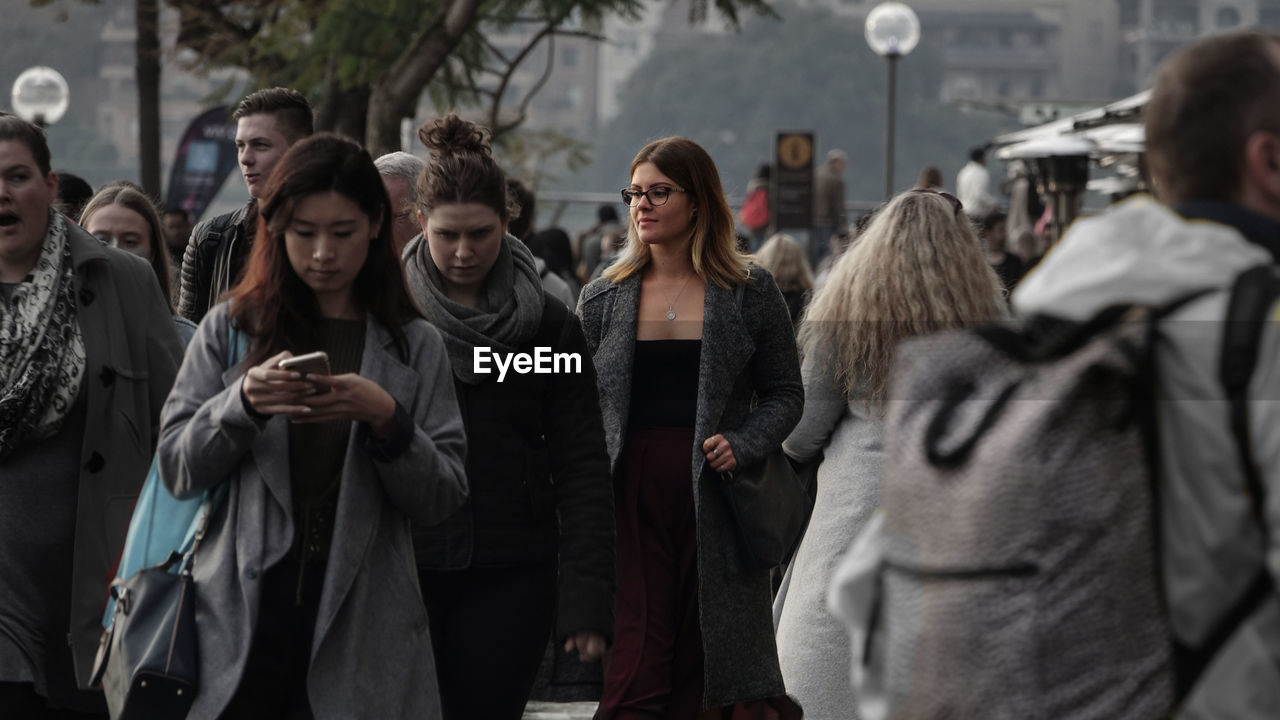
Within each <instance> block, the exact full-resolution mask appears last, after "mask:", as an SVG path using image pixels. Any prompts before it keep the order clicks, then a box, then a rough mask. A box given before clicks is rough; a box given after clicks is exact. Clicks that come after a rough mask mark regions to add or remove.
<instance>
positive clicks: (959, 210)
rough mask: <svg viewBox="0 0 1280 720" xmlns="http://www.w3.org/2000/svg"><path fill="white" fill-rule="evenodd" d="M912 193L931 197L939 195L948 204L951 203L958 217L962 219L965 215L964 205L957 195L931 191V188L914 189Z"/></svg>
mask: <svg viewBox="0 0 1280 720" xmlns="http://www.w3.org/2000/svg"><path fill="white" fill-rule="evenodd" d="M911 192H913V193H928V194H930V195H939V196H941V197H943V198H945V199H946V201H947V202H949V203H951V207H952V209H953V210H955V213H956V217H960V216H961V215H962V214H963V213H964V203H962V202H960V198H958V197H956V196H955V195H952V194H951V193H949V192H942V191H941V190H930V189H929V188H913V189H912V190H911Z"/></svg>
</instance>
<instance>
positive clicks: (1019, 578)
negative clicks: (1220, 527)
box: [833, 268, 1280, 720]
mask: <svg viewBox="0 0 1280 720" xmlns="http://www.w3.org/2000/svg"><path fill="white" fill-rule="evenodd" d="M1278 292H1280V281H1277V279H1276V276H1275V274H1274V273H1273V271H1272V270H1271V269H1270V268H1260V269H1258V270H1256V271H1251V272H1250V273H1246V274H1245V275H1244V276H1242V277H1241V279H1240V281H1238V283H1237V286H1236V289H1235V291H1234V292H1233V295H1232V303H1231V310H1230V311H1229V312H1230V314H1229V317H1230V318H1232V319H1233V321H1234V322H1229V323H1227V331H1226V333H1225V337H1226V339H1225V345H1224V350H1223V357H1224V358H1225V359H1227V360H1229V362H1225V363H1224V366H1223V381H1224V383H1226V387H1227V394H1228V397H1229V398H1231V400H1232V402H1233V407H1235V408H1236V409H1238V412H1233V424H1236V425H1237V427H1236V428H1235V430H1236V431H1237V437H1238V438H1247V433H1244V432H1242V430H1243V423H1244V422H1245V413H1244V408H1245V403H1244V402H1243V399H1244V389H1245V387H1246V386H1247V385H1248V380H1249V377H1250V375H1251V374H1252V371H1253V366H1254V363H1255V362H1256V357H1257V346H1258V338H1259V335H1260V325H1261V323H1262V321H1263V320H1264V319H1265V317H1266V315H1267V312H1268V311H1269V310H1270V308H1271V307H1272V305H1273V303H1274V301H1275V298H1276V297H1277V294H1278ZM1200 294H1203V293H1198V294H1197V295H1196V296H1194V297H1198V296H1199V295H1200ZM1190 299H1192V298H1191V297H1188V298H1185V299H1183V300H1182V301H1180V302H1178V303H1174V304H1172V305H1170V306H1167V307H1164V308H1158V309H1152V308H1146V307H1140V306H1126V307H1115V308H1110V309H1108V310H1106V311H1104V312H1102V313H1101V314H1099V315H1098V316H1097V317H1095V318H1094V319H1093V320H1091V321H1089V322H1085V323H1077V322H1070V321H1065V320H1061V319H1056V318H1050V317H1043V316H1042V317H1036V318H1031V319H1029V320H1026V321H1022V322H1020V323H1016V324H1009V325H997V326H990V327H986V328H980V329H975V330H968V331H956V332H947V333H941V334H937V335H933V336H928V337H923V338H918V339H915V340H911V341H909V342H907V343H905V344H904V345H903V346H902V347H901V348H900V349H899V351H898V353H897V355H898V358H899V360H898V361H897V364H896V367H895V373H894V380H893V385H892V394H891V396H890V401H889V403H888V404H887V406H886V422H885V432H884V437H885V457H884V471H883V472H884V484H883V490H882V492H883V502H882V514H881V517H879V518H877V522H876V523H875V527H874V529H873V532H875V533H877V534H878V539H877V542H878V544H879V547H878V548H877V550H878V553H879V559H878V562H877V564H876V567H874V568H873V569H872V571H871V576H872V577H873V578H874V585H875V587H874V596H875V597H874V599H873V600H871V601H870V602H869V603H868V604H867V607H868V608H870V611H871V612H870V616H871V620H870V625H872V626H873V627H870V628H867V630H866V632H864V633H862V634H858V633H857V632H856V631H855V634H854V640H855V643H857V644H855V645H854V648H853V650H854V658H853V660H854V664H855V668H854V674H855V680H857V679H859V678H860V679H861V680H862V681H863V682H864V684H867V685H868V686H867V687H862V688H859V690H860V692H864V693H866V694H867V697H866V698H864V700H869V701H870V702H871V704H870V706H868V705H867V704H866V703H864V707H863V714H864V716H874V717H892V718H929V719H931V720H932V719H940V718H984V719H996V718H1017V719H1018V720H1025V719H1027V718H1046V719H1052V720H1062V719H1068V720H1084V719H1087V718H1088V719H1091V718H1098V719H1100V720H1101V719H1103V718H1106V719H1107V720H1114V719H1117V718H1163V717H1167V716H1168V715H1169V714H1170V712H1171V710H1172V708H1173V707H1174V706H1175V705H1176V703H1177V702H1178V699H1179V697H1180V695H1181V694H1182V693H1183V692H1185V690H1186V689H1187V688H1189V687H1190V686H1191V684H1193V683H1194V678H1195V676H1196V675H1197V674H1198V673H1199V671H1200V669H1201V668H1202V667H1203V665H1204V664H1205V662H1206V660H1207V658H1211V657H1212V655H1213V653H1214V652H1216V650H1217V645H1218V644H1220V643H1221V641H1222V640H1225V639H1226V636H1228V635H1229V634H1230V631H1231V630H1232V629H1234V627H1235V626H1236V625H1238V623H1239V622H1240V621H1241V620H1242V619H1243V618H1244V617H1247V615H1248V614H1249V613H1250V611H1251V610H1252V609H1253V608H1254V607H1256V605H1257V604H1258V603H1259V601H1260V600H1261V599H1262V598H1264V597H1265V596H1266V594H1267V591H1268V588H1269V582H1270V581H1269V578H1268V577H1267V576H1266V573H1265V570H1264V569H1262V568H1260V569H1259V578H1258V581H1257V582H1255V584H1254V590H1253V591H1252V592H1251V593H1250V594H1249V595H1248V596H1247V597H1246V598H1245V599H1243V600H1242V601H1241V602H1240V604H1239V607H1237V608H1236V611H1234V612H1232V613H1231V616H1232V617H1229V618H1224V619H1223V627H1222V628H1221V631H1220V632H1219V633H1216V634H1215V638H1214V639H1213V640H1211V641H1210V642H1209V643H1206V645H1205V646H1203V647H1199V648H1176V647H1175V646H1174V643H1173V642H1172V633H1171V632H1170V627H1169V623H1168V619H1167V610H1166V607H1165V604H1164V598H1163V591H1162V588H1163V584H1162V580H1161V577H1160V566H1159V562H1158V557H1159V555H1158V551H1157V537H1158V533H1157V527H1156V522H1157V513H1156V507H1157V503H1156V492H1157V490H1158V487H1159V486H1158V482H1157V478H1158V476H1159V470H1158V468H1156V467H1155V466H1154V463H1155V461H1156V459H1157V458H1158V456H1159V454H1158V453H1157V452H1155V450H1156V448H1155V446H1154V444H1153V440H1152V438H1153V437H1154V436H1153V435H1152V433H1151V430H1152V428H1153V423H1154V411H1155V403H1154V401H1153V396H1152V393H1153V392H1154V366H1153V363H1152V359H1153V358H1152V352H1151V350H1152V345H1153V337H1154V333H1153V330H1154V327H1155V322H1156V321H1157V320H1158V319H1159V318H1161V317H1163V316H1164V315H1165V314H1167V313H1169V312H1172V311H1173V310H1174V309H1175V308H1176V307H1179V306H1181V305H1182V304H1183V303H1185V302H1186V301H1188V300H1190ZM1238 445H1239V446H1240V448H1241V452H1242V453H1244V457H1243V462H1244V464H1245V467H1246V469H1247V473H1246V474H1247V475H1248V476H1249V477H1250V479H1251V484H1250V487H1251V488H1252V489H1253V491H1254V493H1255V500H1258V502H1256V503H1255V505H1256V506H1257V507H1258V508H1261V502H1260V497H1261V490H1260V487H1261V484H1260V483H1259V482H1258V478H1257V473H1256V470H1255V468H1254V466H1253V462H1252V458H1251V455H1250V454H1249V446H1248V442H1247V441H1244V442H1240V443H1238ZM1264 527H1265V526H1264ZM863 542H866V541H865V539H864V540H863ZM856 552H860V550H858V549H857V548H855V551H854V553H856ZM854 553H851V555H852V554H854ZM839 582H840V580H839V578H837V583H836V584H838V583H839ZM833 590H834V588H833ZM836 600H837V599H836V597H835V595H834V594H833V603H836V604H838V602H836ZM833 607H834V605H833ZM837 611H838V608H837ZM860 664H861V667H859V665H860ZM869 666H874V667H869ZM864 720H867V719H866V718H865V717H864Z"/></svg>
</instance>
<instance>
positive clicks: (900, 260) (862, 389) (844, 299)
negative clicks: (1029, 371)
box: [799, 190, 1007, 412]
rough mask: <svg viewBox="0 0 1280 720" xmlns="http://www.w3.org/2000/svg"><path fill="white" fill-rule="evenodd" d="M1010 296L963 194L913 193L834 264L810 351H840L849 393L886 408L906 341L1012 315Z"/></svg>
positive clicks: (803, 338)
mask: <svg viewBox="0 0 1280 720" xmlns="http://www.w3.org/2000/svg"><path fill="white" fill-rule="evenodd" d="M1004 297H1005V296H1004V291H1003V289H1002V288H1001V285H1000V280H999V278H997V277H996V274H995V271H993V270H992V269H991V267H990V266H989V265H988V264H987V262H986V259H985V258H984V257H983V254H982V250H981V248H980V246H979V244H978V238H977V236H976V235H975V234H974V231H973V227H972V225H971V223H970V222H969V220H968V218H967V217H966V216H965V215H964V213H963V212H962V211H961V210H960V209H959V205H958V202H957V203H955V204H953V203H952V200H951V199H949V198H948V197H947V196H944V195H941V194H939V193H936V192H932V191H920V190H913V191H908V192H904V193H902V194H901V195H898V196H897V197H895V198H894V199H893V200H891V201H890V202H889V204H888V205H886V206H885V207H884V208H883V209H882V210H880V211H879V212H878V213H876V216H875V218H874V219H872V221H871V224H870V225H869V226H868V227H867V229H866V230H865V231H864V232H863V233H862V234H861V235H859V236H858V241H857V242H856V243H854V244H853V246H851V247H850V248H849V249H848V250H847V251H845V253H844V254H842V255H841V256H840V258H839V260H837V261H836V264H835V265H834V267H832V269H831V275H830V276H829V277H828V278H827V281H826V283H825V284H823V286H822V288H821V289H820V290H819V291H818V292H817V294H815V295H814V298H813V301H812V302H811V303H810V304H809V309H808V312H807V314H806V316H805V320H804V322H803V323H802V324H801V326H800V334H799V342H800V347H801V351H802V353H803V354H804V355H805V356H806V357H807V356H810V355H813V354H814V353H817V352H824V353H830V358H831V361H832V362H834V364H835V377H836V379H837V381H838V382H839V383H840V386H841V387H842V388H843V390H844V392H845V395H846V397H847V398H848V399H849V400H850V401H853V400H854V399H861V400H862V401H863V402H865V403H866V405H867V407H868V408H869V409H871V410H873V411H876V412H879V411H881V410H882V409H883V406H884V401H885V393H886V389H887V384H888V380H889V372H890V370H891V368H892V366H893V357H894V349H895V347H896V346H897V344H898V342H899V341H901V340H903V339H905V338H909V337H914V336H917V335H924V334H927V333H931V332H935V331H937V330H943V329H948V328H955V327H959V326H966V325H971V324H976V323H982V322H987V321H990V320H994V319H997V318H1000V317H1004V316H1005V315H1006V314H1007V310H1006V308H1007V304H1006V301H1005V299H1004Z"/></svg>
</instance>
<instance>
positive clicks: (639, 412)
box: [628, 340, 702, 427]
mask: <svg viewBox="0 0 1280 720" xmlns="http://www.w3.org/2000/svg"><path fill="white" fill-rule="evenodd" d="M701 357H702V341H701V340H638V341H636V354H635V361H634V362H633V363H632V370H631V417H630V419H629V420H628V424H629V425H630V426H631V427H693V426H694V423H695V422H696V419H697V416H698V364H699V361H700V360H701Z"/></svg>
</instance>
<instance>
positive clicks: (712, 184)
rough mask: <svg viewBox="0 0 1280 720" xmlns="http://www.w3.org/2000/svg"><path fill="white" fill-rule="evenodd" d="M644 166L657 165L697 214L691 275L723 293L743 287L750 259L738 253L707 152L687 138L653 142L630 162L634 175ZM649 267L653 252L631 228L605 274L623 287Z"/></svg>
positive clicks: (728, 213) (729, 213)
mask: <svg viewBox="0 0 1280 720" xmlns="http://www.w3.org/2000/svg"><path fill="white" fill-rule="evenodd" d="M644 163H653V165H654V167H656V168H658V170H659V171H661V172H662V174H663V175H666V176H667V177H669V178H671V179H672V180H674V181H675V182H676V183H677V184H679V185H680V188H681V189H682V190H684V191H685V192H686V193H688V194H689V199H690V200H691V201H692V203H693V205H694V206H695V207H696V208H698V212H697V214H695V215H694V216H693V246H692V248H691V249H690V252H691V253H692V256H693V270H694V272H696V273H698V277H700V278H702V279H703V280H704V281H707V282H714V283H715V284H717V285H719V286H720V287H732V286H734V285H741V284H743V283H745V282H746V281H747V263H748V262H749V261H750V258H749V257H748V256H746V255H744V254H742V253H740V252H738V237H737V234H736V233H735V232H734V228H733V211H732V210H730V209H729V202H728V200H726V199H725V196H724V188H723V187H722V186H721V184H720V172H719V171H718V170H716V164H715V162H714V161H712V159H711V156H710V155H708V154H707V151H706V150H703V149H702V146H700V145H698V143H696V142H694V141H692V140H690V139H689V138H684V137H679V136H673V137H667V138H662V139H661V140H654V141H653V142H651V143H649V144H648V145H645V146H644V147H643V148H641V149H640V152H638V153H636V157H635V159H634V160H632V161H631V175H635V174H636V168H638V167H640V166H641V165H643V164H644ZM628 177H630V175H629V176H628ZM648 264H649V246H648V245H645V244H644V243H642V242H640V238H639V237H638V236H637V234H636V224H635V223H634V222H629V223H628V229H627V245H626V247H625V248H623V250H622V254H621V255H620V256H619V257H618V259H617V260H616V261H614V263H613V264H612V265H610V266H609V267H608V268H607V269H606V270H605V271H604V277H607V278H609V279H610V280H612V281H613V282H620V281H622V280H625V279H626V278H628V277H630V276H632V275H634V274H636V273H638V272H640V271H642V270H644V267H645V265H648Z"/></svg>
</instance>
